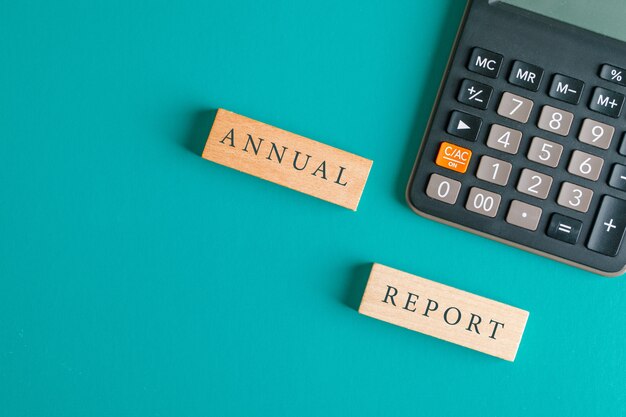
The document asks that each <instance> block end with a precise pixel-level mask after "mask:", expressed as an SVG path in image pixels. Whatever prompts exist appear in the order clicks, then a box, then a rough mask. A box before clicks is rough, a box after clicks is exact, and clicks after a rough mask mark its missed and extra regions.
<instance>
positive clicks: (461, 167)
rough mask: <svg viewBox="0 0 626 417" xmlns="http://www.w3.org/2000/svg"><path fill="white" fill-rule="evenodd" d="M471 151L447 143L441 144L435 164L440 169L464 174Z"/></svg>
mask: <svg viewBox="0 0 626 417" xmlns="http://www.w3.org/2000/svg"><path fill="white" fill-rule="evenodd" d="M471 159H472V151H470V150H469V149H465V148H462V147H460V146H457V145H454V144H452V143H448V142H442V143H441V147H440V148H439V153H438V154H437V160H436V161H435V163H436V164H437V165H439V166H440V167H443V168H447V169H450V170H452V171H455V172H460V173H461V174H465V172H466V171H467V167H468V165H469V162H470V160H471Z"/></svg>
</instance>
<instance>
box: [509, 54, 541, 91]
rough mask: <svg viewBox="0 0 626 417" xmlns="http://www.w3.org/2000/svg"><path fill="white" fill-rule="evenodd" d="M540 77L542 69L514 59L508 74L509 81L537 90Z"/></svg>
mask: <svg viewBox="0 0 626 417" xmlns="http://www.w3.org/2000/svg"><path fill="white" fill-rule="evenodd" d="M542 78H543V69H541V68H539V67H538V66H536V65H532V64H527V63H526V62H522V61H515V62H514V63H513V68H512V69H511V74H510V75H509V82H510V83H511V84H514V85H517V86H520V87H522V88H525V89H527V90H530V91H537V90H539V84H541V79H542Z"/></svg>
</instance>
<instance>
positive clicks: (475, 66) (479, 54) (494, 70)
mask: <svg viewBox="0 0 626 417" xmlns="http://www.w3.org/2000/svg"><path fill="white" fill-rule="evenodd" d="M501 66H502V55H500V54H496V53H495V52H491V51H487V50H485V49H481V48H474V50H473V51H472V57H471V58H470V62H469V64H467V69H468V70H470V71H472V72H475V73H477V74H481V75H485V76H487V77H491V78H498V74H499V73H500V67H501Z"/></svg>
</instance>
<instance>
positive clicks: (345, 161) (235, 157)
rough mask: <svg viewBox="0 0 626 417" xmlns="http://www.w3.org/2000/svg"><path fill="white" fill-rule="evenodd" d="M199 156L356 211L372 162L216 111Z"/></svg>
mask: <svg viewBox="0 0 626 417" xmlns="http://www.w3.org/2000/svg"><path fill="white" fill-rule="evenodd" d="M202 157H203V158H205V159H208V160H209V161H213V162H216V163H218V164H221V165H225V166H227V167H230V168H234V169H236V170H239V171H242V172H245V173H247V174H251V175H254V176H257V177H260V178H263V179H265V180H268V181H272V182H275V183H277V184H280V185H282V186H285V187H288V188H291V189H294V190H297V191H300V192H303V193H305V194H309V195H312V196H314V197H317V198H320V199H322V200H326V201H329V202H331V203H334V204H337V205H340V206H343V207H346V208H349V209H352V210H356V208H357V206H358V205H359V200H360V199H361V194H362V193H363V188H364V187H365V183H366V181H367V177H368V175H369V172H370V168H371V167H372V161H370V160H369V159H365V158H362V157H360V156H358V155H354V154H351V153H349V152H346V151H342V150H340V149H337V148H333V147H332V146H328V145H325V144H323V143H320V142H316V141H314V140H311V139H307V138H305V137H303V136H299V135H296V134H293V133H290V132H287V131H285V130H282V129H278V128H276V127H273V126H270V125H267V124H265V123H261V122H257V121H256V120H253V119H249V118H247V117H244V116H240V115H238V114H235V113H233V112H230V111H227V110H224V109H219V110H218V111H217V116H216V118H215V121H214V122H213V127H212V128H211V132H210V133H209V137H208V139H207V142H206V145H205V147H204V152H202Z"/></svg>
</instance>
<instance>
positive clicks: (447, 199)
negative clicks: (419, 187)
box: [426, 174, 461, 204]
mask: <svg viewBox="0 0 626 417" xmlns="http://www.w3.org/2000/svg"><path fill="white" fill-rule="evenodd" d="M459 191H461V183H460V182H459V181H456V180H453V179H450V178H448V177H444V176H443V175H439V174H432V175H431V176H430V180H429V181H428V186H427V187H426V195H427V196H429V197H430V198H434V199H435V200H439V201H443V202H444V203H448V204H454V203H456V199H457V198H458V197H459Z"/></svg>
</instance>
